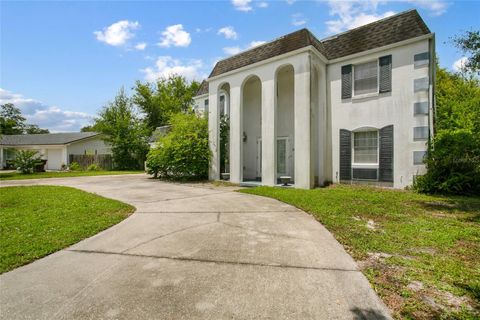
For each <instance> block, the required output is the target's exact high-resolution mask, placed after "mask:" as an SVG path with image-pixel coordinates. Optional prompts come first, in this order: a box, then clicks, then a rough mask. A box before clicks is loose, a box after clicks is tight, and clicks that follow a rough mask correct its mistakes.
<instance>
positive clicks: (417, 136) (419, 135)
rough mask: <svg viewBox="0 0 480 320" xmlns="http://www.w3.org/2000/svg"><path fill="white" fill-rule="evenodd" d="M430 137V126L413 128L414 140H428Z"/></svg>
mask: <svg viewBox="0 0 480 320" xmlns="http://www.w3.org/2000/svg"><path fill="white" fill-rule="evenodd" d="M427 139H428V127H426V126H425V127H415V128H413V140H415V141H417V140H427Z"/></svg>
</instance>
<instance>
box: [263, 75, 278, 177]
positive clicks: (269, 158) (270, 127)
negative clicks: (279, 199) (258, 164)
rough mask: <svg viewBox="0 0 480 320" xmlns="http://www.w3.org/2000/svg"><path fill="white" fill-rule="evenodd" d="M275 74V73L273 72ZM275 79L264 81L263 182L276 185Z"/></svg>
mask: <svg viewBox="0 0 480 320" xmlns="http://www.w3.org/2000/svg"><path fill="white" fill-rule="evenodd" d="M272 76H273V74H272ZM275 125H276V123H275V79H273V78H272V79H269V80H265V81H263V82H262V184H263V185H267V186H273V185H275V182H276V181H275V180H276V177H275V171H276V168H277V166H276V157H275V155H276V153H275V150H276V139H275Z"/></svg>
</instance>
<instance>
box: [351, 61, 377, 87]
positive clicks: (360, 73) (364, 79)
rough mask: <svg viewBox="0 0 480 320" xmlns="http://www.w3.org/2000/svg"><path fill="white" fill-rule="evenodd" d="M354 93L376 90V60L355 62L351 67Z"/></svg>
mask: <svg viewBox="0 0 480 320" xmlns="http://www.w3.org/2000/svg"><path fill="white" fill-rule="evenodd" d="M353 75H354V78H353V79H354V81H353V92H354V95H356V96H357V95H362V94H368V93H375V92H378V61H377V60H375V61H370V62H366V63H362V64H357V65H355V66H354V68H353Z"/></svg>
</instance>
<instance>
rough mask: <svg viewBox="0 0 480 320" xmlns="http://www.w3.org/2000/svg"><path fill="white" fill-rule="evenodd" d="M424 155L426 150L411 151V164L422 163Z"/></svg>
mask: <svg viewBox="0 0 480 320" xmlns="http://www.w3.org/2000/svg"><path fill="white" fill-rule="evenodd" d="M426 155H427V152H426V151H413V164H423V159H424V158H425V156H426Z"/></svg>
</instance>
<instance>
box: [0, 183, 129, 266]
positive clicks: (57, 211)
mask: <svg viewBox="0 0 480 320" xmlns="http://www.w3.org/2000/svg"><path fill="white" fill-rule="evenodd" d="M134 210H135V208H134V207H132V206H130V205H128V204H125V203H123V202H120V201H117V200H111V199H107V198H103V197H100V196H98V195H95V194H91V193H88V192H84V191H81V190H78V189H74V188H69V187H57V186H22V187H4V188H0V239H1V241H0V273H3V272H6V271H9V270H12V269H14V268H16V267H19V266H21V265H24V264H27V263H29V262H32V261H34V260H36V259H38V258H41V257H44V256H46V255H48V254H50V253H53V252H55V251H58V250H60V249H63V248H65V247H68V246H69V245H72V244H74V243H76V242H78V241H80V240H82V239H84V238H87V237H90V236H92V235H94V234H96V233H98V232H100V231H102V230H104V229H106V228H108V227H110V226H112V225H114V224H116V223H118V222H120V221H122V220H123V219H125V218H126V217H127V216H129V215H130V214H131V213H132V212H133V211H134Z"/></svg>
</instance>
